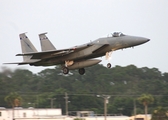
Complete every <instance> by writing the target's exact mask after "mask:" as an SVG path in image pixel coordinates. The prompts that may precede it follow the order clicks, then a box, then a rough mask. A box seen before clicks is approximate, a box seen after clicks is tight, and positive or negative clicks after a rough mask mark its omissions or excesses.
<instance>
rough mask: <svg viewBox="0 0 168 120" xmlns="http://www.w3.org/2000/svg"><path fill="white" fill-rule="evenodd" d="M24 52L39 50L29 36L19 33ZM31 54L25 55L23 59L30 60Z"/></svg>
mask: <svg viewBox="0 0 168 120" xmlns="http://www.w3.org/2000/svg"><path fill="white" fill-rule="evenodd" d="M19 37H20V42H21V48H22V53H29V52H37V50H36V48H35V47H34V45H33V44H32V43H31V41H30V40H29V38H28V37H27V36H26V34H25V33H22V34H19ZM30 58H31V56H23V61H28V60H30Z"/></svg>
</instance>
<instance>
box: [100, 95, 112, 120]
mask: <svg viewBox="0 0 168 120" xmlns="http://www.w3.org/2000/svg"><path fill="white" fill-rule="evenodd" d="M97 97H101V98H103V99H104V120H106V117H107V103H108V99H109V98H110V97H111V96H110V95H97Z"/></svg>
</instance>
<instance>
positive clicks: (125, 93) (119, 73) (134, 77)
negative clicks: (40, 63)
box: [0, 64, 168, 116]
mask: <svg viewBox="0 0 168 120" xmlns="http://www.w3.org/2000/svg"><path fill="white" fill-rule="evenodd" d="M0 86H1V91H0V106H3V107H11V106H10V105H9V104H7V103H8V102H7V101H8V100H7V97H9V95H10V93H11V92H16V93H17V94H19V95H20V96H21V98H22V102H21V103H20V106H22V107H24V108H28V107H36V108H50V107H51V98H55V99H53V101H52V102H53V107H54V108H62V110H63V113H64V114H65V93H67V94H68V101H69V103H68V106H69V108H68V110H69V112H70V111H80V110H90V111H94V112H95V113H97V114H103V105H104V104H103V99H102V98H98V97H96V96H97V95H110V96H111V98H110V99H109V103H108V105H107V108H108V111H107V112H108V114H113V115H119V114H122V115H128V116H130V115H133V114H134V109H135V105H136V113H137V114H138V113H142V114H144V113H145V112H144V106H145V103H143V102H139V101H141V100H140V98H141V97H142V95H143V94H145V95H151V96H152V97H153V100H152V102H151V104H148V110H147V111H148V113H153V114H154V112H153V111H154V110H155V113H156V110H157V109H159V110H162V109H164V110H167V109H168V108H167V107H166V106H168V94H167V93H168V87H167V86H168V73H161V72H160V71H159V70H158V69H157V68H148V67H142V68H137V67H136V66H135V65H129V66H126V67H121V66H115V67H113V68H111V69H107V68H106V67H104V66H103V65H100V64H98V65H95V66H92V67H89V68H86V73H85V75H79V74H78V71H71V72H70V74H68V75H63V74H62V71H61V69H59V68H58V67H55V68H53V69H45V70H42V71H40V72H39V73H36V74H35V73H33V72H31V71H29V70H26V69H16V70H14V71H12V70H10V69H6V70H3V71H1V72H0ZM5 98H6V99H5ZM15 102H16V101H15Z"/></svg>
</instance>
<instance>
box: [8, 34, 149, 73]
mask: <svg viewBox="0 0 168 120" xmlns="http://www.w3.org/2000/svg"><path fill="white" fill-rule="evenodd" d="M45 34H46V33H42V34H39V38H40V43H41V49H42V51H41V52H38V51H37V50H36V48H35V47H34V45H33V44H32V43H31V41H30V40H29V39H28V37H27V36H26V34H25V33H22V34H20V35H19V37H20V41H21V47H22V54H17V55H16V56H23V62H16V63H8V64H18V65H24V64H29V65H31V66H52V65H61V66H62V71H63V73H64V74H68V73H69V70H73V69H78V70H79V74H81V75H83V74H84V73H85V69H84V68H85V67H89V66H92V65H95V64H98V63H100V62H101V60H98V59H94V58H97V57H101V56H105V57H106V59H107V60H108V59H109V58H110V56H111V53H112V52H113V51H115V50H119V49H124V48H129V47H134V46H137V45H140V44H143V43H146V42H148V41H149V39H148V38H144V37H136V36H130V35H125V34H123V33H121V32H114V33H113V34H110V35H108V36H107V37H102V38H98V39H96V40H94V41H91V42H89V43H86V44H83V45H79V46H74V47H70V48H67V49H61V50H57V49H56V48H55V47H54V45H53V44H52V43H51V42H50V40H49V39H48V38H47V36H46V35H45ZM107 67H108V68H111V64H110V63H108V64H107Z"/></svg>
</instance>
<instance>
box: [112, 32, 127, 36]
mask: <svg viewBox="0 0 168 120" xmlns="http://www.w3.org/2000/svg"><path fill="white" fill-rule="evenodd" d="M121 36H125V35H124V34H123V33H121V32H114V33H113V34H112V37H121Z"/></svg>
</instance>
